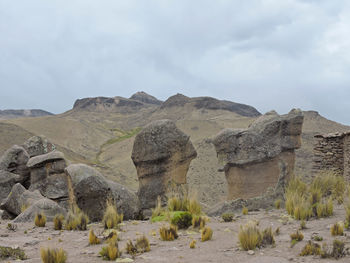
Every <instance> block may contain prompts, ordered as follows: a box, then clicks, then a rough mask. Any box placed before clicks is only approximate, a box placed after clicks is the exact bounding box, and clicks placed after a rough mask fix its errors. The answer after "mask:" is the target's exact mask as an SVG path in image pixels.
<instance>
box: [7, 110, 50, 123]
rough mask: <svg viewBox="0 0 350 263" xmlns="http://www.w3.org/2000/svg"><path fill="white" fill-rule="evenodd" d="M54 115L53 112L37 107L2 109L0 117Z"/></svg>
mask: <svg viewBox="0 0 350 263" xmlns="http://www.w3.org/2000/svg"><path fill="white" fill-rule="evenodd" d="M49 115H53V114H52V113H51V112H48V111H44V110H37V109H32V110H31V109H30V110H0V119H2V120H7V119H15V118H23V117H42V116H49Z"/></svg>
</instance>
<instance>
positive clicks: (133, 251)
mask: <svg viewBox="0 0 350 263" xmlns="http://www.w3.org/2000/svg"><path fill="white" fill-rule="evenodd" d="M125 251H126V253H128V254H129V255H132V256H134V255H136V254H137V248H136V246H135V245H134V244H133V243H132V241H131V240H130V239H129V240H128V242H126V247H125Z"/></svg>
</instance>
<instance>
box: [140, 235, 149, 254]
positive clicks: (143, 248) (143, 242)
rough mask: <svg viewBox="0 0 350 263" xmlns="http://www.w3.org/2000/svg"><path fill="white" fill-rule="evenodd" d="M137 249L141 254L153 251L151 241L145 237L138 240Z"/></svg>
mask: <svg viewBox="0 0 350 263" xmlns="http://www.w3.org/2000/svg"><path fill="white" fill-rule="evenodd" d="M136 249H137V252H139V253H144V252H149V251H150V250H151V247H150V244H149V240H148V238H147V237H146V236H145V235H143V236H142V237H139V238H138V239H137V240H136Z"/></svg>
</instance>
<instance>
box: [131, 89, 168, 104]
mask: <svg viewBox="0 0 350 263" xmlns="http://www.w3.org/2000/svg"><path fill="white" fill-rule="evenodd" d="M130 99H131V100H137V101H141V102H143V103H146V104H154V105H160V104H162V101H160V100H158V99H157V98H156V97H153V96H151V95H149V94H147V93H146V92H143V91H139V92H136V93H135V94H133V95H132V96H131V97H130Z"/></svg>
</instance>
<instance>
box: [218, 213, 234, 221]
mask: <svg viewBox="0 0 350 263" xmlns="http://www.w3.org/2000/svg"><path fill="white" fill-rule="evenodd" d="M234 217H235V215H234V214H233V213H224V214H222V215H221V218H222V219H223V220H224V222H232V220H233V218H234Z"/></svg>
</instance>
